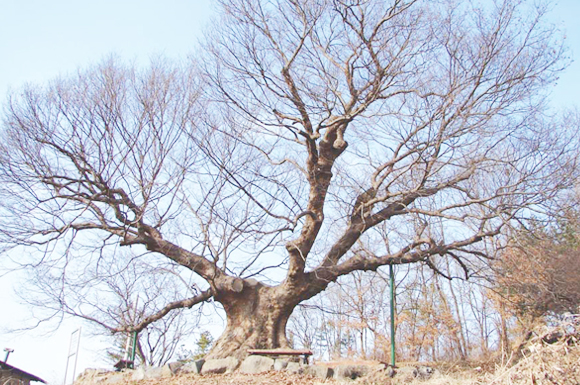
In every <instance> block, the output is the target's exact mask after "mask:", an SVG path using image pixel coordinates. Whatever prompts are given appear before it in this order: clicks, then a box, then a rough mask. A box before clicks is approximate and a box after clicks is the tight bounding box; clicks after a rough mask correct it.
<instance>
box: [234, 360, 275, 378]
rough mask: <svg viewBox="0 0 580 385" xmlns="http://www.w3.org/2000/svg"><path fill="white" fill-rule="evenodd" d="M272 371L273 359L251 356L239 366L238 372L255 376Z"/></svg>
mask: <svg viewBox="0 0 580 385" xmlns="http://www.w3.org/2000/svg"><path fill="white" fill-rule="evenodd" d="M272 369H274V359H273V358H270V357H264V356H256V355H251V356H248V357H247V358H246V359H245V360H244V362H242V365H240V369H239V370H240V372H242V373H247V374H256V373H263V372H269V371H270V370H272Z"/></svg>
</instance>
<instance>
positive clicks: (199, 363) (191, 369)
mask: <svg viewBox="0 0 580 385" xmlns="http://www.w3.org/2000/svg"><path fill="white" fill-rule="evenodd" d="M204 363H205V360H204V359H201V360H196V361H193V362H188V363H187V364H185V365H183V366H182V367H181V369H179V371H180V372H181V373H195V374H200V373H201V368H202V367H203V364H204Z"/></svg>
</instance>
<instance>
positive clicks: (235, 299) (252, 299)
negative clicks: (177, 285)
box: [207, 281, 298, 359]
mask: <svg viewBox="0 0 580 385" xmlns="http://www.w3.org/2000/svg"><path fill="white" fill-rule="evenodd" d="M291 297H292V296H288V295H287V294H286V293H284V292H283V290H282V288H281V287H269V286H264V285H262V284H260V283H258V282H256V281H250V282H248V281H244V283H243V289H242V290H241V291H239V292H236V291H225V292H221V293H218V294H217V295H216V296H214V299H215V300H216V301H218V302H220V303H221V304H222V305H223V306H224V309H225V311H226V316H227V327H226V330H225V331H224V333H223V334H222V335H221V337H220V338H219V339H218V340H217V342H216V344H215V345H214V347H213V349H212V350H211V352H210V353H209V354H208V356H207V358H208V359H211V358H225V357H236V358H238V359H243V358H245V357H246V356H247V355H248V353H247V350H248V349H275V348H290V347H291V346H290V343H289V341H288V339H287V338H286V323H287V322H288V318H289V317H290V315H291V314H292V311H293V310H294V307H296V305H297V304H298V302H296V300H292V301H289V300H288V298H291Z"/></svg>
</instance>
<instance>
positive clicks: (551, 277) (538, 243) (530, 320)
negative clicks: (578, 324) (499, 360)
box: [493, 211, 580, 334]
mask: <svg viewBox="0 0 580 385" xmlns="http://www.w3.org/2000/svg"><path fill="white" fill-rule="evenodd" d="M562 217H563V218H564V219H563V220H561V221H560V222H559V223H558V224H557V225H556V226H555V227H545V226H542V224H541V223H539V224H537V225H536V226H534V227H532V228H531V229H526V230H523V229H522V230H520V231H518V232H517V233H516V234H515V235H514V237H513V238H512V242H511V243H510V245H509V247H508V248H507V249H506V250H505V251H504V252H503V253H502V256H501V259H499V260H498V262H497V263H496V264H495V268H496V269H497V270H496V273H495V276H494V282H495V286H494V288H493V289H494V294H495V296H496V298H497V300H498V301H502V303H503V305H504V306H505V308H506V310H508V309H509V311H510V312H511V314H513V315H514V316H516V318H517V319H518V320H519V322H520V325H521V328H523V332H524V334H525V333H526V332H528V331H529V330H531V329H532V328H533V327H534V326H535V325H536V324H537V323H538V322H546V317H559V316H561V315H563V314H566V313H568V314H578V313H579V312H580V283H579V282H578V279H577V274H576V273H577V271H578V269H579V268H580V248H579V246H580V242H579V237H578V234H580V233H579V230H580V226H579V223H578V215H577V212H574V211H568V212H566V213H565V214H564V215H562Z"/></svg>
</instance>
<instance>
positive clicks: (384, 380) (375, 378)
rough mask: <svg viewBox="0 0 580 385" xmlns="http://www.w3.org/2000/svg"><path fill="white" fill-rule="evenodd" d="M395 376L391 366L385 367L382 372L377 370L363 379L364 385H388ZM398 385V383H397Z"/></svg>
mask: <svg viewBox="0 0 580 385" xmlns="http://www.w3.org/2000/svg"><path fill="white" fill-rule="evenodd" d="M394 375H395V370H394V369H393V367H392V366H390V365H389V366H385V369H384V370H377V371H374V372H371V373H369V374H368V375H367V376H365V378H364V382H363V383H364V384H390V383H391V379H392V378H393V376H394ZM397 383H399V382H397Z"/></svg>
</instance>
